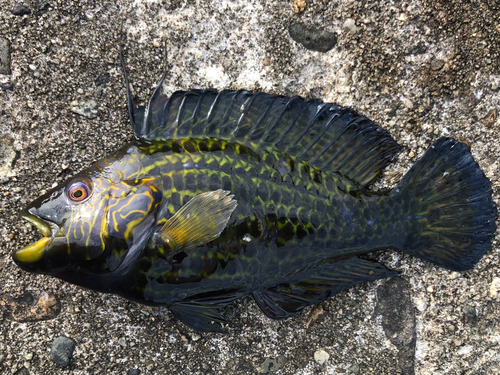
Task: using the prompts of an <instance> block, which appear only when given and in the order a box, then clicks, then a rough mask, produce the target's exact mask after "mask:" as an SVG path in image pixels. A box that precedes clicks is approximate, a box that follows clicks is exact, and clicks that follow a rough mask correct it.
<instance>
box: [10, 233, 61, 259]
mask: <svg viewBox="0 0 500 375" xmlns="http://www.w3.org/2000/svg"><path fill="white" fill-rule="evenodd" d="M50 241H52V238H51V237H42V238H41V239H39V240H38V241H36V242H34V243H32V244H30V245H28V246H25V247H23V248H22V249H19V250H16V251H14V253H13V254H12V257H13V258H14V260H15V261H16V262H20V263H35V262H37V261H39V260H40V259H41V258H42V257H43V254H44V253H45V248H46V247H47V245H48V244H49V243H50Z"/></svg>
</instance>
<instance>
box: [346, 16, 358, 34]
mask: <svg viewBox="0 0 500 375" xmlns="http://www.w3.org/2000/svg"><path fill="white" fill-rule="evenodd" d="M344 29H347V30H349V32H350V33H351V34H356V32H357V31H358V28H357V27H356V21H354V20H353V19H352V18H348V19H346V20H345V21H344Z"/></svg>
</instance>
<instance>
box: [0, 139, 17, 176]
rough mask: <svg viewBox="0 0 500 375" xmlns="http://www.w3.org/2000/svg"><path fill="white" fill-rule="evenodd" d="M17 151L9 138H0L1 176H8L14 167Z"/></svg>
mask: <svg viewBox="0 0 500 375" xmlns="http://www.w3.org/2000/svg"><path fill="white" fill-rule="evenodd" d="M15 158H16V152H15V151H14V149H13V148H12V145H11V143H10V142H9V141H8V139H7V138H5V136H4V137H2V139H0V176H6V175H8V174H9V173H10V171H11V169H12V164H13V163H14V159H15Z"/></svg>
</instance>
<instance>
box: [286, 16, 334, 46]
mask: <svg viewBox="0 0 500 375" xmlns="http://www.w3.org/2000/svg"><path fill="white" fill-rule="evenodd" d="M288 32H289V33H290V37H291V38H292V39H293V40H295V41H296V42H297V43H300V44H302V45H303V46H304V47H305V48H307V49H309V50H311V51H318V52H328V51H330V50H331V49H332V48H333V47H335V45H336V44H337V34H335V33H331V32H329V31H325V30H318V29H308V28H307V27H305V26H304V25H303V24H301V23H293V24H291V25H290V27H289V28H288Z"/></svg>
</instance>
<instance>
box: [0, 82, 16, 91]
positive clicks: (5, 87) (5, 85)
mask: <svg viewBox="0 0 500 375" xmlns="http://www.w3.org/2000/svg"><path fill="white" fill-rule="evenodd" d="M0 89H2V91H8V90H10V91H14V85H12V84H11V83H2V84H0Z"/></svg>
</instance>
